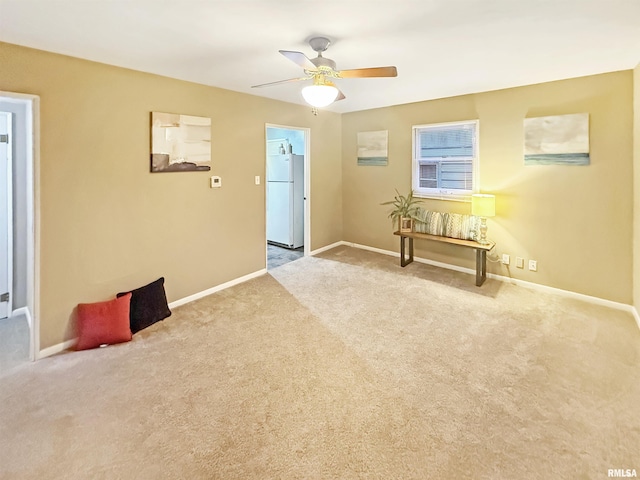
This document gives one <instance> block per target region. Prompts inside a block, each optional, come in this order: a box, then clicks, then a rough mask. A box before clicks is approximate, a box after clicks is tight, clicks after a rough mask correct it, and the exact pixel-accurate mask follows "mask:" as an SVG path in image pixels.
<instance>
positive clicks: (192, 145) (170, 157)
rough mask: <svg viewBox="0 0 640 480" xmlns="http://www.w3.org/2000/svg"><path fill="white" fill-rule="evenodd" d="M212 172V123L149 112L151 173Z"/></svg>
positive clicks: (198, 118)
mask: <svg viewBox="0 0 640 480" xmlns="http://www.w3.org/2000/svg"><path fill="white" fill-rule="evenodd" d="M209 170H211V119H210V118H207V117H195V116H193V115H180V114H176V113H161V112H151V171H152V172H194V171H209Z"/></svg>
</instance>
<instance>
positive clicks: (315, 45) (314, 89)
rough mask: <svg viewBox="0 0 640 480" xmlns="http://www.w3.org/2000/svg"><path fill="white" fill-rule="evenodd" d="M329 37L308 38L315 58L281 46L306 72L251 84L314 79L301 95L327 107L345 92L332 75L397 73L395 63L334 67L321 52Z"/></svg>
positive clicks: (363, 75) (256, 86) (347, 76)
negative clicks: (344, 68) (379, 65)
mask: <svg viewBox="0 0 640 480" xmlns="http://www.w3.org/2000/svg"><path fill="white" fill-rule="evenodd" d="M330 44H331V41H330V40H329V39H328V38H326V37H314V38H312V39H311V40H309V45H310V46H311V48H312V49H313V51H315V52H317V54H318V56H317V57H316V58H313V59H310V58H308V57H307V56H306V55H305V54H304V53H302V52H293V51H290V50H280V53H281V54H282V55H284V56H285V57H287V58H288V59H289V60H291V61H292V62H293V63H295V64H296V65H299V66H301V67H302V68H303V69H304V73H305V76H304V77H298V78H289V79H287V80H280V81H277V82H270V83H263V84H261V85H253V86H252V88H261V87H269V86H271V85H279V84H281V83H289V82H298V81H301V80H313V84H312V85H308V86H306V87H304V88H303V89H302V96H303V97H304V99H305V101H306V102H307V103H308V104H310V105H311V106H313V107H314V108H315V107H326V106H327V105H330V104H331V103H333V102H335V101H337V100H342V99H344V98H345V96H344V94H343V93H342V92H341V91H340V90H339V89H338V88H337V87H336V86H335V85H334V84H333V79H335V78H368V77H397V76H398V71H397V69H396V67H373V68H356V69H353V70H337V69H336V62H334V61H333V60H331V59H330V58H325V57H323V56H322V52H324V51H325V50H326V49H327V48H329V45H330Z"/></svg>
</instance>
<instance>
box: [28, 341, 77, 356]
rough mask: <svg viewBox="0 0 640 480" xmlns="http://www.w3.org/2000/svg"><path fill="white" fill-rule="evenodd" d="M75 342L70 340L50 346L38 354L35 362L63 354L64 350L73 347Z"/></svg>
mask: <svg viewBox="0 0 640 480" xmlns="http://www.w3.org/2000/svg"><path fill="white" fill-rule="evenodd" d="M76 342H77V339H76V338H72V339H71V340H65V341H64V342H62V343H58V344H57V345H52V346H50V347H47V348H44V349H42V350H40V351H39V352H38V355H37V356H36V360H40V359H42V358H46V357H50V356H51V355H55V354H56V353H60V352H64V351H65V350H66V349H68V348H71V347H73V346H74V345H75V344H76Z"/></svg>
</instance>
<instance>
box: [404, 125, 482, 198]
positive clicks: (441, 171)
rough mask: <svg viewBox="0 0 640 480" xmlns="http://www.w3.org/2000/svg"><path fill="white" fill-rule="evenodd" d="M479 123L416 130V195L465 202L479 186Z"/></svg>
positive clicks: (414, 171)
mask: <svg viewBox="0 0 640 480" xmlns="http://www.w3.org/2000/svg"><path fill="white" fill-rule="evenodd" d="M477 163H478V121H477V120H471V121H467V122H455V123H442V124H437V125H418V126H415V127H413V174H412V176H413V191H414V194H415V195H417V196H421V197H436V198H450V199H457V200H462V199H463V198H464V197H467V196H469V195H471V193H473V191H474V189H475V187H476V184H477V179H476V177H477V170H478V168H477Z"/></svg>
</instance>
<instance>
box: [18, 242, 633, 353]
mask: <svg viewBox="0 0 640 480" xmlns="http://www.w3.org/2000/svg"><path fill="white" fill-rule="evenodd" d="M342 245H346V246H349V247H354V248H359V249H361V250H369V251H371V252H376V253H380V254H382V255H389V256H391V257H400V254H399V253H398V252H392V251H391V250H383V249H382V248H376V247H370V246H368V245H361V244H358V243H353V242H345V241H344V240H343V241H340V242H335V243H332V244H331V245H327V246H325V247H321V248H318V249H317V250H314V251H312V252H310V254H309V255H317V254H318V253H322V252H326V251H327V250H331V249H332V248H336V247H340V246H342ZM413 260H414V261H415V262H418V263H425V264H427V265H433V266H434V267H440V268H446V269H448V270H455V271H457V272H462V273H468V274H471V275H475V273H476V271H475V270H474V269H472V268H465V267H459V266H457V265H451V264H450V263H443V262H436V261H435V260H429V259H428V258H420V257H414V259H413ZM265 273H267V270H266V269H265V268H263V269H262V270H258V271H256V272H253V273H250V274H248V275H244V276H242V277H239V278H236V279H234V280H230V281H228V282H225V283H222V284H220V285H217V286H215V287H212V288H209V289H207V290H204V291H202V292H199V293H194V294H193V295H189V296H188V297H184V298H181V299H179V300H175V301H173V302H171V303H169V308H175V307H179V306H181V305H185V304H187V303H190V302H193V301H195V300H198V299H200V298H203V297H206V296H207V295H211V294H212V293H216V292H219V291H221V290H224V289H226V288H229V287H233V286H234V285H238V284H240V283H243V282H246V281H248V280H251V279H253V278H256V277H260V276H262V275H264V274H265ZM487 277H488V278H493V279H496V280H500V281H503V282H508V283H512V284H514V285H518V286H521V287H525V288H530V289H533V290H538V291H543V292H547V293H553V294H556V295H560V296H563V297H569V298H575V299H578V300H583V301H585V302H588V303H593V304H596V305H602V306H605V307H610V308H615V309H616V310H624V311H626V312H629V313H631V314H632V315H633V317H634V319H635V321H636V323H637V324H638V328H639V329H640V315H639V314H638V310H637V309H636V308H635V307H633V306H632V305H627V304H625V303H619V302H614V301H611V300H605V299H604V298H598V297H592V296H590V295H584V294H582V293H576V292H571V291H569V290H562V289H559V288H555V287H548V286H546V285H541V284H539V283H532V282H527V281H524V280H517V279H514V278H510V277H505V276H503V275H496V274H494V273H488V274H487ZM19 314H24V315H26V316H27V319H28V321H29V324H30V325H31V314H30V313H29V309H28V308H27V307H23V308H18V309H16V310H14V311H13V313H12V316H13V315H19ZM75 343H76V339H75V338H74V339H71V340H67V341H65V342H62V343H59V344H57V345H53V346H51V347H47V348H45V349H43V350H40V352H38V355H37V359H41V358H45V357H49V356H51V355H55V354H56V353H60V352H62V351H64V350H66V349H68V348H71V347H72V346H73V345H74V344H75Z"/></svg>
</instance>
